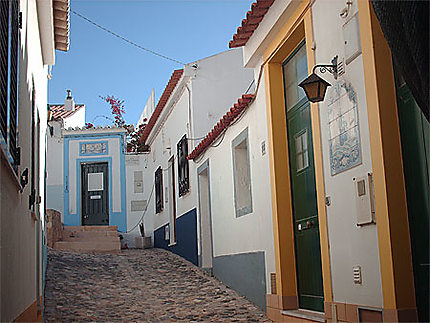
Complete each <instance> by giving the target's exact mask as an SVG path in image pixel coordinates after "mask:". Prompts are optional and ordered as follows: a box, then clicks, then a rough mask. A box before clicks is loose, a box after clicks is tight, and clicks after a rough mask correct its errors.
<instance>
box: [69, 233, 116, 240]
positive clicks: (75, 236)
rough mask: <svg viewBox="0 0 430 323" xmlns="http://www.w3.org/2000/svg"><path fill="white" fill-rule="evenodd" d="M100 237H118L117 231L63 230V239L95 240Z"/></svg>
mask: <svg viewBox="0 0 430 323" xmlns="http://www.w3.org/2000/svg"><path fill="white" fill-rule="evenodd" d="M99 238H118V232H116V231H63V240H64V241H70V240H77V239H80V240H82V239H89V240H95V239H99Z"/></svg>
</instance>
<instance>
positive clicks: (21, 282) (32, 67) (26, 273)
mask: <svg viewBox="0 0 430 323" xmlns="http://www.w3.org/2000/svg"><path fill="white" fill-rule="evenodd" d="M19 3H20V12H22V28H21V29H20V42H21V46H20V55H19V76H18V86H19V91H18V97H19V100H18V102H19V103H18V104H19V107H18V120H19V122H18V146H19V147H21V165H20V166H19V174H18V176H19V175H20V173H21V172H22V171H23V170H24V169H25V168H28V169H30V165H31V140H30V138H31V117H32V116H31V92H32V90H33V89H34V90H35V91H36V96H35V107H36V113H35V118H37V115H38V116H39V118H40V145H39V147H38V149H39V155H40V160H39V166H40V173H39V174H36V176H37V177H39V178H40V179H41V180H40V185H39V194H40V196H41V203H40V204H39V209H40V210H41V217H42V218H43V216H44V215H43V210H44V207H45V205H44V195H45V192H44V183H43V178H44V171H45V133H46V129H45V126H46V122H47V112H46V106H47V67H46V66H44V64H43V61H42V56H41V42H40V33H42V34H43V32H42V31H40V30H39V24H38V16H37V10H36V1H19ZM52 41H53V40H52ZM33 81H34V88H33ZM18 179H19V177H15V175H13V174H12V173H11V172H10V170H9V169H8V168H7V166H6V164H5V162H4V161H3V160H2V161H1V165H0V205H1V212H0V216H1V221H0V230H1V250H2V252H1V260H0V266H1V267H0V272H1V282H0V286H1V295H0V298H1V301H0V321H13V320H14V319H15V318H16V317H17V316H18V315H20V314H21V313H22V312H23V311H24V310H25V309H27V307H29V306H30V305H31V304H33V303H34V302H36V300H37V298H38V296H39V295H40V294H39V295H37V293H41V280H42V276H41V261H40V253H41V251H40V249H39V250H38V249H37V243H36V241H37V240H39V241H41V233H40V229H41V227H43V221H37V222H36V221H34V220H33V218H32V216H31V214H30V211H29V209H28V196H29V195H30V185H27V186H26V187H25V188H24V189H23V191H22V192H19V187H18ZM38 258H39V261H37V259H38ZM37 267H38V269H36V268H37ZM38 274H39V276H37V275H38ZM38 288H39V289H38Z"/></svg>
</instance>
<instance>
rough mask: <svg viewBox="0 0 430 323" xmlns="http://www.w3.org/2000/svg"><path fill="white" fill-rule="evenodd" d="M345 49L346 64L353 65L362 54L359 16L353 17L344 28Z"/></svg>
mask: <svg viewBox="0 0 430 323" xmlns="http://www.w3.org/2000/svg"><path fill="white" fill-rule="evenodd" d="M342 31H343V40H344V47H345V62H346V64H349V63H351V62H352V61H353V60H354V58H356V57H357V56H358V55H360V54H361V42H360V27H359V22H358V14H355V15H354V16H352V17H351V19H349V20H348V21H347V22H346V23H345V24H344V25H343V27H342Z"/></svg>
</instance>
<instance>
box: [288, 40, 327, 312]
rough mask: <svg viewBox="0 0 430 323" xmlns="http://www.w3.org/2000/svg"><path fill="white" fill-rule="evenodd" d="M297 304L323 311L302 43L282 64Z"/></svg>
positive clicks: (314, 188) (304, 55)
mask: <svg viewBox="0 0 430 323" xmlns="http://www.w3.org/2000/svg"><path fill="white" fill-rule="evenodd" d="M283 72H284V86H285V99H286V110H287V133H288V151H289V164H290V178H291V192H292V193H291V194H292V201H293V221H294V240H295V253H296V271H297V284H298V298H299V307H300V308H303V309H310V310H314V311H321V312H322V311H324V295H323V282H322V270H321V249H320V238H319V225H318V210H317V197H316V196H317V195H316V187H315V170H314V153H313V144H312V127H311V114H310V105H309V101H308V100H307V98H306V96H305V94H304V93H303V91H302V90H301V89H300V88H299V87H298V83H299V82H300V81H302V80H303V79H304V78H305V77H306V76H307V61H306V50H305V46H304V43H303V44H301V45H300V46H298V48H297V49H296V50H295V51H294V52H293V54H292V55H291V56H290V57H289V58H288V59H287V61H286V62H285V63H284V65H283Z"/></svg>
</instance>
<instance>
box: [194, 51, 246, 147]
mask: <svg viewBox="0 0 430 323" xmlns="http://www.w3.org/2000/svg"><path fill="white" fill-rule="evenodd" d="M242 56H243V54H242V48H236V49H231V50H228V51H226V52H222V53H219V54H216V55H213V56H210V57H207V58H204V59H201V60H198V61H196V64H197V65H198V67H197V69H196V70H194V73H195V74H194V76H193V78H192V82H191V97H192V108H193V109H192V124H193V133H192V135H193V137H194V138H200V137H203V136H205V135H206V134H207V132H208V129H211V128H212V127H213V126H214V125H215V124H216V123H217V122H218V121H219V119H220V118H221V117H222V116H223V115H224V113H225V112H226V111H227V110H228V109H230V108H231V106H232V105H233V104H234V103H236V102H237V99H238V98H239V97H240V96H241V95H242V94H244V93H245V92H246V91H247V90H248V88H249V86H250V84H251V82H252V81H253V70H252V69H250V68H243V58H242ZM249 93H251V92H249ZM196 143H197V142H196V141H193V142H191V143H190V148H191V147H193V145H194V144H196Z"/></svg>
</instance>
